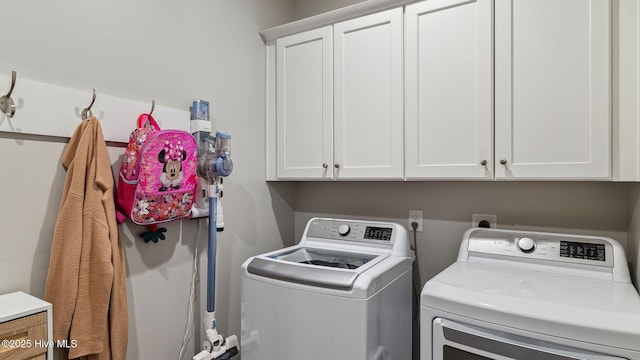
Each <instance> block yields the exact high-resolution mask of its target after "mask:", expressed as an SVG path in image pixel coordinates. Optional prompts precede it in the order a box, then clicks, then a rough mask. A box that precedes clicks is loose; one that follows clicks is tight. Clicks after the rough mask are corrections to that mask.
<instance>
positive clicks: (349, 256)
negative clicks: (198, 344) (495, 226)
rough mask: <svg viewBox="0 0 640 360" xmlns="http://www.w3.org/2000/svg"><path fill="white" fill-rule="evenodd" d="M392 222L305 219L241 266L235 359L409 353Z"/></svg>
mask: <svg viewBox="0 0 640 360" xmlns="http://www.w3.org/2000/svg"><path fill="white" fill-rule="evenodd" d="M412 262H413V259H412V256H411V252H410V250H409V243H408V240H407V232H406V230H405V229H404V228H403V227H402V226H400V225H398V224H394V223H383V222H374V221H356V220H339V219H324V218H314V219H311V220H310V221H309V222H308V223H307V226H306V228H305V230H304V234H303V236H302V239H301V240H300V243H299V244H298V245H295V246H292V247H288V248H285V249H281V250H278V251H273V252H270V253H266V254H263V255H258V256H255V257H252V258H250V259H248V260H247V261H246V262H245V263H244V264H243V265H242V323H241V327H242V332H241V345H242V358H243V360H276V359H278V360H313V359H322V360H325V359H332V360H358V359H362V360H382V359H397V360H405V359H410V358H411V294H412V293H411V266H412Z"/></svg>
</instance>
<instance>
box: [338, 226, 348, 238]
mask: <svg viewBox="0 0 640 360" xmlns="http://www.w3.org/2000/svg"><path fill="white" fill-rule="evenodd" d="M349 231H351V228H350V227H349V225H347V224H342V225H340V226H339V227H338V234H340V235H342V236H345V235H347V234H349Z"/></svg>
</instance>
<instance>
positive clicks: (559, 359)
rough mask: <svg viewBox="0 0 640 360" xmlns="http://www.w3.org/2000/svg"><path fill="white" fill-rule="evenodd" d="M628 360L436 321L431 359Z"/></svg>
mask: <svg viewBox="0 0 640 360" xmlns="http://www.w3.org/2000/svg"><path fill="white" fill-rule="evenodd" d="M513 359H517V360H628V359H626V358H622V357H618V356H610V355H605V354H600V353H594V352H591V351H586V350H580V349H576V348H573V347H567V346H563V345H559V344H553V343H549V342H546V341H541V340H535V339H529V338H526V337H523V336H519V335H514V334H508V333H504V332H501V331H492V330H488V329H481V328H478V327H475V326H470V325H465V324H461V323H457V322H453V321H450V320H447V319H442V318H436V319H435V320H434V321H433V360H513Z"/></svg>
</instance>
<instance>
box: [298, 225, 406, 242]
mask: <svg viewBox="0 0 640 360" xmlns="http://www.w3.org/2000/svg"><path fill="white" fill-rule="evenodd" d="M396 226H397V225H396V224H391V223H389V224H386V223H370V222H362V221H347V220H326V219H317V220H314V221H312V222H311V223H309V228H308V230H307V237H314V238H321V239H330V240H342V241H360V242H368V243H375V244H384V245H393V244H394V237H395V235H396V229H395V228H396Z"/></svg>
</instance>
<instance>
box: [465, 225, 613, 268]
mask: <svg viewBox="0 0 640 360" xmlns="http://www.w3.org/2000/svg"><path fill="white" fill-rule="evenodd" d="M612 241H613V240H611V239H608V238H599V237H591V236H585V237H579V236H575V235H564V234H551V233H534V232H524V231H522V232H519V231H508V230H495V229H491V230H488V229H474V230H472V231H470V232H468V239H467V250H468V252H470V253H480V254H487V255H497V256H508V257H516V258H526V259H532V260H535V259H539V260H548V261H555V262H564V263H573V264H584V265H595V266H603V267H613V264H614V263H613V246H612V244H611V242H612Z"/></svg>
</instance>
